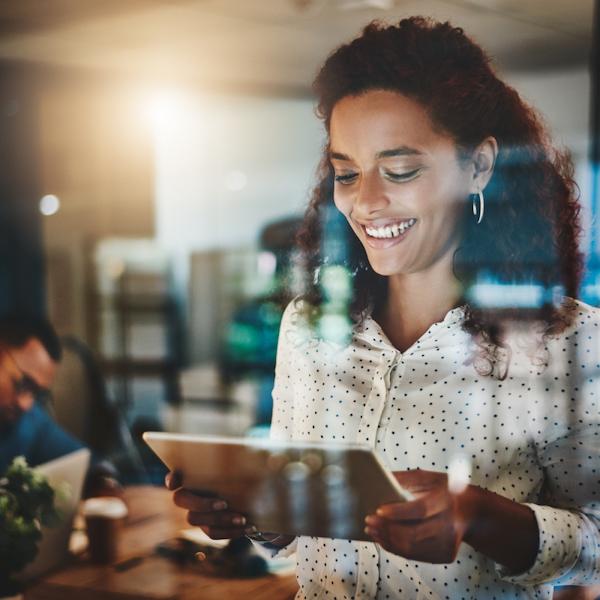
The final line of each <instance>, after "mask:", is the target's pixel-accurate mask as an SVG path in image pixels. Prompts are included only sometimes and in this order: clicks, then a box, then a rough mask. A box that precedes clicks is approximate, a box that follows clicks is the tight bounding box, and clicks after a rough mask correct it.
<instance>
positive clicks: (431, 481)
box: [394, 469, 448, 493]
mask: <svg viewBox="0 0 600 600" xmlns="http://www.w3.org/2000/svg"><path fill="white" fill-rule="evenodd" d="M394 477H395V478H396V481H397V482H398V483H399V484H400V485H401V486H402V487H403V488H406V489H407V490H408V491H410V492H413V493H419V492H422V491H426V490H429V489H431V488H434V487H438V486H443V487H446V486H447V485H448V477H447V475H446V473H439V472H437V471H425V470H423V469H411V470H410V471H395V472H394Z"/></svg>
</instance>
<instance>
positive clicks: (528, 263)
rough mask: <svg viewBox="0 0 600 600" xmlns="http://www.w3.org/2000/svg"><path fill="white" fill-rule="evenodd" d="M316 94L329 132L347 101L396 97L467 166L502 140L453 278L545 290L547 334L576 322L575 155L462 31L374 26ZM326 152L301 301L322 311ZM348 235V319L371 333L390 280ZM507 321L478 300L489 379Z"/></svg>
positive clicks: (344, 52)
mask: <svg viewBox="0 0 600 600" xmlns="http://www.w3.org/2000/svg"><path fill="white" fill-rule="evenodd" d="M314 90H315V92H316V95H317V98H318V107H317V114H318V116H319V117H320V118H321V119H322V120H323V121H324V124H325V128H326V131H327V134H329V127H330V119H331V114H332V111H333V108H334V106H335V105H336V103H337V102H338V101H339V100H341V99H342V98H344V97H347V96H357V95H360V94H362V93H364V92H367V91H369V90H386V91H394V92H399V93H401V94H403V95H405V96H407V97H409V98H411V99H413V100H415V101H416V102H418V103H419V104H420V105H421V106H423V107H424V108H425V110H426V111H427V113H428V115H429V117H430V119H431V121H432V123H433V126H434V127H436V128H437V129H438V130H439V131H441V132H443V133H445V134H447V135H448V136H450V137H451V138H452V139H453V140H454V142H455V144H456V146H457V150H458V155H459V159H460V160H462V159H466V158H467V157H468V156H469V155H470V154H471V153H472V151H473V150H474V149H475V148H476V147H477V146H478V145H479V144H480V143H481V142H482V141H483V140H484V139H485V138H487V137H488V136H493V137H494V138H495V139H496V140H497V142H498V147H499V151H498V156H497V160H496V163H495V168H494V172H493V175H492V177H491V179H490V181H489V183H488V185H487V187H486V190H485V201H486V209H485V218H484V219H483V221H482V223H481V224H479V225H476V224H475V220H474V218H473V215H472V213H471V203H470V202H465V209H464V222H463V229H462V231H463V238H462V241H461V245H460V247H459V249H458V250H457V251H456V253H455V255H454V270H455V274H456V276H457V277H458V278H459V279H460V281H461V282H462V283H463V284H464V286H465V289H468V287H469V286H470V285H471V284H472V283H474V282H475V281H476V280H477V277H478V275H480V274H482V273H483V272H485V273H491V274H492V275H493V276H494V277H495V278H496V279H497V280H499V281H501V282H503V283H511V284H514V283H531V282H536V283H538V284H541V285H542V286H543V287H544V289H546V290H548V292H549V293H548V294H547V296H548V297H547V298H546V299H545V300H544V301H543V302H542V304H541V306H539V307H537V308H536V309H535V310H534V311H527V316H528V317H532V316H533V317H534V318H539V319H541V320H542V321H543V322H545V323H546V334H548V335H553V334H556V333H558V332H560V331H562V330H564V329H565V327H567V326H568V325H569V324H570V323H571V320H572V317H571V316H570V311H569V310H568V306H569V302H568V301H565V302H564V303H562V304H561V305H560V306H557V305H556V303H555V302H553V301H552V293H551V290H553V289H554V290H555V289H556V287H557V286H558V287H560V289H561V290H562V292H563V293H564V295H565V296H567V297H571V298H575V297H576V296H577V294H578V289H579V284H580V279H581V275H582V271H583V257H582V254H581V252H580V250H579V243H578V242H579V236H580V233H581V228H580V224H579V212H580V207H579V203H578V189H577V186H576V184H575V182H574V181H573V165H572V161H571V158H570V154H569V152H568V151H566V150H560V149H557V148H556V147H555V146H553V145H552V143H551V141H550V138H549V136H548V134H547V132H546V128H545V126H544V123H543V120H542V118H541V117H540V116H539V115H538V113H537V112H536V111H535V110H534V109H533V108H532V107H530V106H529V105H527V104H526V103H525V102H524V101H523V100H522V99H521V97H520V96H519V94H518V93H517V92H516V91H515V90H514V89H513V88H512V87H510V86H509V85H507V84H506V83H504V82H503V81H501V80H500V79H499V78H498V76H497V75H496V73H495V71H494V69H493V68H492V66H491V64H490V58H489V57H488V56H487V55H486V54H485V52H484V51H483V50H482V48H481V47H480V46H479V45H477V44H476V43H475V42H473V41H472V40H471V39H470V38H469V37H467V36H466V35H465V33H464V32H463V30H462V29H461V28H458V27H453V26H451V25H450V23H447V22H446V23H439V22H436V21H433V20H431V19H428V18H424V17H411V18H407V19H403V20H401V21H400V22H399V23H398V24H397V25H388V24H382V23H379V22H372V23H370V24H369V25H367V27H365V28H364V30H363V32H362V35H360V36H359V37H358V38H356V39H354V40H353V41H352V42H350V43H348V44H345V45H342V46H341V47H339V48H338V49H337V50H335V51H334V52H333V53H332V54H331V55H330V56H329V57H328V59H327V60H326V62H325V64H324V65H323V67H322V68H321V70H320V72H319V74H318V76H317V77H316V79H315V82H314ZM327 151H328V145H327V144H326V147H325V148H324V154H323V157H322V160H321V163H320V166H319V169H318V175H317V176H318V183H317V184H316V186H315V188H314V191H313V194H312V198H311V200H310V203H309V205H308V208H307V210H306V213H305V218H304V222H303V226H302V228H301V230H300V232H299V234H298V242H299V245H300V248H301V250H302V253H303V260H304V266H305V268H306V273H307V275H306V277H307V279H306V283H305V286H306V290H305V294H304V297H303V299H304V300H306V301H307V305H308V306H311V307H313V313H314V312H315V310H317V311H318V307H319V306H320V305H321V304H322V302H323V298H322V293H321V290H320V289H319V285H318V282H316V280H315V277H314V273H315V272H316V270H317V269H318V268H319V266H320V265H322V264H323V263H324V262H327V261H328V260H329V259H328V258H327V257H325V256H323V252H322V242H321V238H322V236H323V233H324V231H323V230H324V228H323V222H324V219H325V218H326V217H325V213H326V211H327V210H329V209H330V207H331V206H332V205H333V169H332V167H331V164H330V162H329V159H328V152H327ZM345 237H346V243H347V245H348V251H347V259H346V260H345V263H346V266H347V267H348V268H349V270H350V272H351V273H353V274H354V277H353V298H352V300H351V303H350V317H351V319H352V321H353V322H354V323H355V324H361V323H362V321H363V320H364V318H365V316H366V315H367V314H369V313H371V312H376V311H377V310H378V309H379V308H380V307H381V306H382V303H383V302H384V301H385V297H386V292H387V278H386V277H383V276H380V275H378V274H377V273H375V272H374V271H373V269H371V268H370V266H369V264H368V260H367V257H366V253H365V251H364V248H363V247H362V244H361V243H360V241H359V240H358V239H357V238H356V236H355V235H354V233H353V232H352V230H351V228H350V226H349V225H347V226H346V230H345ZM532 312H533V313H534V314H533V315H532ZM523 315H525V311H523V310H514V311H511V312H510V316H511V317H512V316H516V317H519V316H521V317H522V316H523ZM506 316H507V312H506V311H504V312H503V313H502V314H501V311H499V310H494V309H491V308H489V307H483V306H477V304H476V302H475V301H473V299H472V298H469V301H468V302H466V313H465V319H464V321H463V328H464V329H465V330H466V331H468V332H469V333H471V334H472V335H474V336H475V338H476V339H478V340H479V342H480V346H481V347H485V348H486V349H487V350H486V351H487V357H488V366H489V368H488V369H487V374H492V373H494V367H495V363H496V359H497V357H498V351H499V348H500V347H501V346H502V327H501V325H500V323H501V321H502V318H501V317H506ZM546 334H545V335H546Z"/></svg>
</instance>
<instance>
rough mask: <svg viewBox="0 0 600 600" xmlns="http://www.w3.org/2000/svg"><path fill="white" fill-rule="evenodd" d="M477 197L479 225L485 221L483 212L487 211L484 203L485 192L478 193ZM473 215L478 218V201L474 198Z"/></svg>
mask: <svg viewBox="0 0 600 600" xmlns="http://www.w3.org/2000/svg"><path fill="white" fill-rule="evenodd" d="M477 196H478V197H479V217H478V218H477V225H479V223H481V221H482V219H483V211H484V210H485V203H484V201H483V192H482V191H481V190H479V191H478V192H477ZM473 214H474V215H475V216H476V217H477V201H476V200H475V198H473Z"/></svg>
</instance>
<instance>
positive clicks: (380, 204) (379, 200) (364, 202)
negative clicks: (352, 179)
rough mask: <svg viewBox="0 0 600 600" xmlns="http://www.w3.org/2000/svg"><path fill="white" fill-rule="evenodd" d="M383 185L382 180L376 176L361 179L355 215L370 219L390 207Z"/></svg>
mask: <svg viewBox="0 0 600 600" xmlns="http://www.w3.org/2000/svg"><path fill="white" fill-rule="evenodd" d="M382 183H383V182H382V181H381V180H380V178H379V177H377V176H374V175H366V176H363V177H362V178H361V180H360V182H359V187H358V191H357V193H356V197H355V200H354V213H355V215H360V216H361V217H363V218H368V217H370V216H372V215H373V214H374V213H377V212H379V211H381V210H384V209H386V208H387V207H388V206H389V204H390V202H389V199H388V197H387V196H386V194H385V190H384V186H383V185H382Z"/></svg>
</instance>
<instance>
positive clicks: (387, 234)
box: [363, 219, 417, 239]
mask: <svg viewBox="0 0 600 600" xmlns="http://www.w3.org/2000/svg"><path fill="white" fill-rule="evenodd" d="M416 222H417V220H416V219H407V220H406V221H401V222H400V223H394V224H393V225H385V226H383V227H369V226H367V225H365V226H363V229H364V230H365V232H366V233H367V235H368V236H369V237H371V238H376V239H388V238H397V237H400V236H401V235H402V234H403V233H404V232H405V231H407V230H409V229H410V228H411V227H412V226H413V225H414V224H415V223H416Z"/></svg>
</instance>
